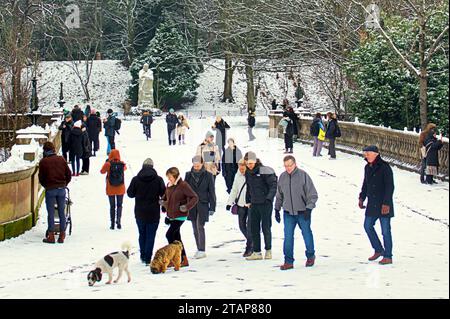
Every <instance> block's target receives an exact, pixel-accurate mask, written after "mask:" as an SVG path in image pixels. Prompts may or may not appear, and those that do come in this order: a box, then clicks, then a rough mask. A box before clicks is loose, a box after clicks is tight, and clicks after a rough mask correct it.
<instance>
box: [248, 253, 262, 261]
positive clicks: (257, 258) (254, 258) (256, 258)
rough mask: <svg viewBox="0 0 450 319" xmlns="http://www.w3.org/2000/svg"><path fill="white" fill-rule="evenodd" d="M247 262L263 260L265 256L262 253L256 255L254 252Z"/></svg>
mask: <svg viewBox="0 0 450 319" xmlns="http://www.w3.org/2000/svg"><path fill="white" fill-rule="evenodd" d="M245 259H246V260H262V259H263V256H262V254H261V253H255V252H253V254H251V255H250V256H248V257H247V258H245Z"/></svg>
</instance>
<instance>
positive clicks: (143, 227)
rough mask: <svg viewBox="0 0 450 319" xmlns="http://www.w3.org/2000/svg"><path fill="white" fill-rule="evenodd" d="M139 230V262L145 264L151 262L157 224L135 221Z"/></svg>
mask: <svg viewBox="0 0 450 319" xmlns="http://www.w3.org/2000/svg"><path fill="white" fill-rule="evenodd" d="M136 224H137V226H138V230H139V250H140V252H141V260H142V261H143V262H145V263H147V264H149V263H150V262H151V261H152V256H153V247H154V246H155V237H156V231H157V230H158V226H159V222H156V223H146V222H144V221H141V220H139V219H136Z"/></svg>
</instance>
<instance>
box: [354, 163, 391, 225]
mask: <svg viewBox="0 0 450 319" xmlns="http://www.w3.org/2000/svg"><path fill="white" fill-rule="evenodd" d="M393 196H394V175H393V173H392V168H391V167H390V166H389V164H388V163H387V162H385V161H384V160H383V159H382V158H381V156H378V157H377V159H376V160H375V162H374V163H373V164H372V165H370V164H367V165H366V167H365V168H364V182H363V186H362V189H361V193H360V194H359V198H360V199H362V200H363V201H364V200H365V199H366V198H368V202H367V205H366V207H367V208H366V216H371V217H394V200H393ZM382 205H388V206H389V207H390V212H389V214H388V215H382V214H381V206H382Z"/></svg>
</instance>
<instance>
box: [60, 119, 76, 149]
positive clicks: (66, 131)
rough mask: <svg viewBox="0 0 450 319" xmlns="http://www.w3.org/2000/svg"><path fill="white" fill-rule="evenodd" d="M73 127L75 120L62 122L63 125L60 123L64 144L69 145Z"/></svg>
mask: <svg viewBox="0 0 450 319" xmlns="http://www.w3.org/2000/svg"><path fill="white" fill-rule="evenodd" d="M72 127H73V121H70V122H66V121H64V122H62V123H61V125H59V130H60V131H61V143H62V145H63V146H67V147H69V146H70V145H69V142H70V132H71V131H72Z"/></svg>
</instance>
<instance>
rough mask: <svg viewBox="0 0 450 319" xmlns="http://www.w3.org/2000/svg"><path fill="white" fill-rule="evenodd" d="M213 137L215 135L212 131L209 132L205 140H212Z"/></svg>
mask: <svg viewBox="0 0 450 319" xmlns="http://www.w3.org/2000/svg"><path fill="white" fill-rule="evenodd" d="M211 136H214V133H213V132H211V131H208V133H206V135H205V138H206V139H208V138H210V137H211Z"/></svg>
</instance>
